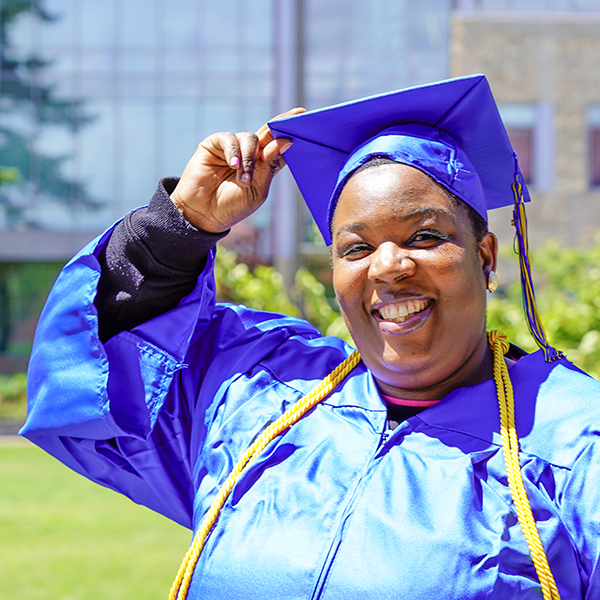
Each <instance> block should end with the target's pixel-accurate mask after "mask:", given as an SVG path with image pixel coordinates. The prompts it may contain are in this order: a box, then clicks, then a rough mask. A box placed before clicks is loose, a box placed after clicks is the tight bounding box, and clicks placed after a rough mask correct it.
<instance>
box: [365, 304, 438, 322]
mask: <svg viewBox="0 0 600 600" xmlns="http://www.w3.org/2000/svg"><path fill="white" fill-rule="evenodd" d="M432 302H433V301H432V300H409V301H408V302H394V303H392V304H386V305H384V306H381V307H380V308H378V309H376V310H374V311H373V315H374V316H376V317H379V319H381V320H382V321H391V322H392V323H404V321H407V320H408V319H410V318H411V317H412V316H414V315H416V314H418V313H420V312H423V311H424V310H426V309H427V308H429V307H430V306H431V304H432Z"/></svg>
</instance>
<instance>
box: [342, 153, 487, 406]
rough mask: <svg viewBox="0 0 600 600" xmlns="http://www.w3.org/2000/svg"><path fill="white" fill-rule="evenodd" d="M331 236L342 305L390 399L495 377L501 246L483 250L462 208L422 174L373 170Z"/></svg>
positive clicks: (350, 196)
mask: <svg viewBox="0 0 600 600" xmlns="http://www.w3.org/2000/svg"><path fill="white" fill-rule="evenodd" d="M332 233H333V246H332V255H333V284H334V288H335V291H336V295H337V298H338V300H339V303H340V307H341V309H342V313H343V315H344V318H345V320H346V324H347V326H348V329H349V330H350V333H351V334H352V337H353V339H354V341H355V342H356V345H357V347H358V349H359V351H360V353H361V355H362V358H363V360H364V362H365V364H366V365H367V366H368V367H369V369H370V370H371V372H372V373H373V374H374V376H375V378H376V379H377V381H378V383H379V386H380V388H381V390H382V392H383V393H384V394H389V395H391V396H396V397H401V398H442V397H443V396H445V395H446V394H447V393H448V392H450V391H451V390H452V389H455V388H457V387H461V386H464V385H473V384H475V383H478V382H480V381H483V380H484V379H487V378H488V377H490V376H491V355H490V353H489V351H488V350H487V344H486V335H485V305H486V294H485V290H486V282H487V275H488V273H489V271H490V270H492V269H494V268H495V260H496V238H495V237H494V236H493V235H492V234H486V235H485V237H484V239H483V240H482V242H481V243H477V240H476V238H475V235H474V233H473V229H472V225H471V221H470V220H469V217H468V213H467V210H466V208H465V207H464V206H458V205H457V204H456V203H455V202H453V201H452V200H451V199H450V197H449V196H448V195H447V194H446V193H445V191H444V190H443V189H442V188H441V187H440V186H438V185H437V184H436V183H435V182H434V181H433V180H432V179H430V178H429V177H427V176H426V175H424V174H423V173H422V172H421V171H419V170H417V169H414V168H412V167H408V166H405V165H401V164H385V165H380V166H373V167H371V168H368V169H366V170H363V171H361V172H360V173H358V174H356V175H355V176H353V177H352V178H351V179H350V180H349V181H348V183H347V184H346V186H345V187H344V189H343V190H342V193H341V195H340V197H339V201H338V204H337V207H336V210H335V214H334V218H333V223H332Z"/></svg>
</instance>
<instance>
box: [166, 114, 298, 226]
mask: <svg viewBox="0 0 600 600" xmlns="http://www.w3.org/2000/svg"><path fill="white" fill-rule="evenodd" d="M301 112H304V109H303V108H294V109H292V110H290V111H288V112H287V113H283V114H282V115H278V116H279V117H283V116H288V115H293V114H298V113H301ZM290 146H291V142H290V140H287V139H278V140H276V139H274V138H273V135H272V134H271V131H270V130H269V127H268V126H267V125H263V126H262V127H261V128H260V129H259V130H258V131H257V132H256V133H231V132H221V133H214V134H213V135H210V136H209V137H207V138H206V139H205V140H204V141H202V142H201V143H200V144H199V145H198V149H197V150H196V152H195V153H194V155H193V156H192V158H191V160H190V162H189V163H188V164H187V166H186V168H185V170H184V171H183V175H182V176H181V179H180V180H179V183H178V184H177V187H176V188H175V190H173V193H172V194H171V200H172V201H173V202H174V204H175V206H176V207H177V208H178V210H179V211H180V212H181V214H182V215H183V216H184V217H185V218H186V219H187V220H188V221H189V222H190V223H191V224H192V225H194V226H196V227H198V228H200V229H203V230H205V231H211V232H213V233H219V232H222V231H226V230H227V229H229V228H230V227H231V226H232V225H235V224H236V223H238V222H239V221H241V220H243V219H245V218H246V217H248V216H249V215H251V214H252V213H253V212H254V211H255V210H256V209H258V208H259V207H260V206H261V205H262V204H263V202H264V201H265V200H266V198H267V194H268V193H269V186H270V185H271V181H272V179H273V177H274V176H275V174H276V173H277V172H278V171H279V170H280V169H281V168H282V167H283V166H284V165H285V160H284V158H283V153H284V152H285V151H286V150H287V149H288V148H289V147H290Z"/></svg>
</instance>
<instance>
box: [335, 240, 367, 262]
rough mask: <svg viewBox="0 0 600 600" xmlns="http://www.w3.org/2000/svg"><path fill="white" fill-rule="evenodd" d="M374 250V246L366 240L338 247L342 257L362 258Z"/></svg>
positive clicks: (338, 252) (339, 254) (338, 253)
mask: <svg viewBox="0 0 600 600" xmlns="http://www.w3.org/2000/svg"><path fill="white" fill-rule="evenodd" d="M372 251H373V247H372V246H371V245H370V244H366V243H365V242H354V243H352V244H347V245H345V246H342V247H341V248H338V251H337V255H338V256H339V257H340V258H350V259H353V258H362V257H363V256H365V255H366V254H369V253H370V252H372Z"/></svg>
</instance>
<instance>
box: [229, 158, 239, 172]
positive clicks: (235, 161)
mask: <svg viewBox="0 0 600 600" xmlns="http://www.w3.org/2000/svg"><path fill="white" fill-rule="evenodd" d="M229 165H230V166H232V167H233V168H234V169H239V168H240V159H239V158H238V157H237V156H234V157H233V158H232V159H231V160H230V161H229Z"/></svg>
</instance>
